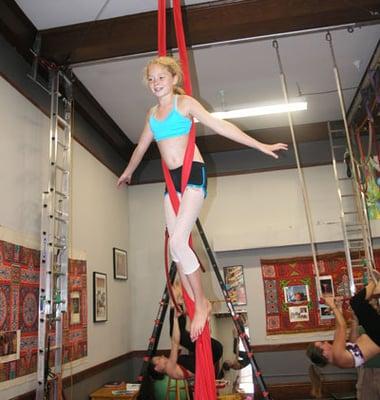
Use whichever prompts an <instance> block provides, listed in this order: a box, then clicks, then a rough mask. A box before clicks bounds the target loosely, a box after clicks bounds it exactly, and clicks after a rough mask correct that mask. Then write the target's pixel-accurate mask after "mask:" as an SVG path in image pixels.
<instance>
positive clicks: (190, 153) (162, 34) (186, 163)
mask: <svg viewBox="0 0 380 400" xmlns="http://www.w3.org/2000/svg"><path fill="white" fill-rule="evenodd" d="M173 12H174V25H175V31H176V38H177V43H178V49H179V56H180V61H181V66H182V70H183V76H184V89H185V92H186V94H188V95H191V93H192V88H191V81H190V72H189V63H188V58H187V51H186V43H185V35H184V32H183V24H182V13H181V5H180V0H173ZM158 54H159V55H160V56H164V55H166V0H158ZM194 149H195V126H194V123H193V124H192V127H191V130H190V133H189V139H188V144H187V148H186V152H185V156H184V160H183V166H182V184H181V191H182V193H183V192H184V190H185V188H186V186H187V182H188V180H189V176H190V171H191V166H192V162H193V157H194ZM162 169H163V172H164V177H165V182H166V186H167V188H168V193H169V197H170V201H171V203H172V206H173V209H174V211H175V213H178V209H179V205H180V201H179V199H178V197H177V193H176V190H175V187H174V183H173V180H172V178H171V176H170V173H169V170H168V168H167V166H166V164H165V162H164V161H163V160H162ZM168 284H170V283H169V282H168ZM182 289H183V295H184V300H185V304H186V310H187V312H188V314H189V317H190V319H191V320H192V319H193V317H194V312H195V305H194V301H193V300H192V299H191V298H190V296H189V295H188V293H187V292H186V290H185V289H184V288H182ZM195 351H196V365H195V389H194V395H195V396H194V397H195V400H216V387H215V371H214V363H213V357H212V351H211V338H210V328H209V324H208V322H206V325H205V328H204V329H203V332H202V334H201V335H200V336H199V338H198V339H197V342H196V345H195Z"/></svg>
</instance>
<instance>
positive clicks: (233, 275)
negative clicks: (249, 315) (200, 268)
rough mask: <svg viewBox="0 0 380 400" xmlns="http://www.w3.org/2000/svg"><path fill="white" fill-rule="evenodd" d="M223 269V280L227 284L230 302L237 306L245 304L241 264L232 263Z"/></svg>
mask: <svg viewBox="0 0 380 400" xmlns="http://www.w3.org/2000/svg"><path fill="white" fill-rule="evenodd" d="M223 271H224V281H225V283H226V285H227V289H228V294H229V296H230V298H231V302H232V303H233V304H234V305H237V306H245V305H247V295H246V291H245V282H244V271H243V266H242V265H233V266H230V267H224V268H223Z"/></svg>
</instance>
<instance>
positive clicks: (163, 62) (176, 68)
mask: <svg viewBox="0 0 380 400" xmlns="http://www.w3.org/2000/svg"><path fill="white" fill-rule="evenodd" d="M152 65H160V66H161V67H164V68H166V69H167V70H168V71H169V72H170V74H171V75H172V76H177V79H178V82H177V84H176V85H175V86H174V88H173V91H174V93H175V94H185V91H184V90H183V87H182V86H183V72H182V68H181V65H180V63H179V62H178V61H177V60H176V59H175V58H174V57H167V56H160V57H155V58H153V59H151V60H150V61H149V62H148V64H147V65H146V67H145V68H144V82H145V84H147V83H148V75H149V68H150V67H151V66H152Z"/></svg>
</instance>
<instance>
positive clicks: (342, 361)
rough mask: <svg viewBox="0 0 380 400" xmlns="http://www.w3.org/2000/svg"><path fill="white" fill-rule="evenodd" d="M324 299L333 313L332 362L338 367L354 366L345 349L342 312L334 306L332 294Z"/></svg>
mask: <svg viewBox="0 0 380 400" xmlns="http://www.w3.org/2000/svg"><path fill="white" fill-rule="evenodd" d="M324 301H325V303H326V305H327V306H328V307H330V309H331V310H332V312H333V313H334V315H335V333H334V342H333V345H332V358H333V363H334V364H335V365H336V366H337V367H339V368H352V367H353V366H354V360H353V358H352V356H351V354H350V353H349V352H348V351H347V350H346V332H347V324H346V321H345V319H344V317H343V314H342V313H341V311H340V310H339V308H338V307H337V306H336V304H335V298H334V297H333V296H328V297H327V296H326V297H324Z"/></svg>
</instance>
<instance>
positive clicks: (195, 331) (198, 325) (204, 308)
mask: <svg viewBox="0 0 380 400" xmlns="http://www.w3.org/2000/svg"><path fill="white" fill-rule="evenodd" d="M210 313H211V303H210V302H209V301H208V300H207V299H204V300H203V301H202V302H200V304H195V313H194V318H193V320H192V321H191V327H190V338H191V340H192V341H193V342H194V341H196V340H197V339H198V337H199V336H200V334H201V333H202V331H203V329H204V327H205V324H206V322H207V320H208V318H209V316H210Z"/></svg>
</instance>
